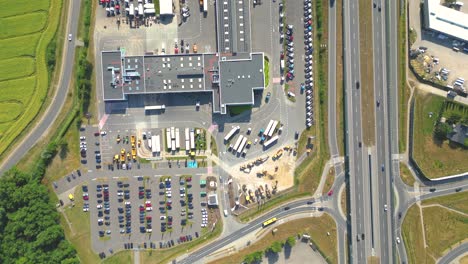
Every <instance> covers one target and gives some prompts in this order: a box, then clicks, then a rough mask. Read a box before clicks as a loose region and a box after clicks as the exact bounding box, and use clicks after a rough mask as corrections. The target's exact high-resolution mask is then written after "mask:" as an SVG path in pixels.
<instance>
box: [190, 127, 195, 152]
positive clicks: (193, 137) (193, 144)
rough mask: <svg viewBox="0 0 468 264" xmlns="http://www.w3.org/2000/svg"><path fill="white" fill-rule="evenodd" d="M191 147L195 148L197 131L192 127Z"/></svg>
mask: <svg viewBox="0 0 468 264" xmlns="http://www.w3.org/2000/svg"><path fill="white" fill-rule="evenodd" d="M190 149H195V131H193V128H191V129H190Z"/></svg>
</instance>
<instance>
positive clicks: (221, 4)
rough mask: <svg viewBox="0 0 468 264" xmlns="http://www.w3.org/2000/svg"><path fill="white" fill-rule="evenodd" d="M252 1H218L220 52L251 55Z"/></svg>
mask: <svg viewBox="0 0 468 264" xmlns="http://www.w3.org/2000/svg"><path fill="white" fill-rule="evenodd" d="M249 3H250V1H249V0H217V10H216V12H217V20H218V23H217V24H218V49H219V50H218V52H219V53H221V54H224V53H226V54H232V55H233V56H235V55H236V54H237V53H250V51H251V43H250V6H249Z"/></svg>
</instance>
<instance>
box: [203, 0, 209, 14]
mask: <svg viewBox="0 0 468 264" xmlns="http://www.w3.org/2000/svg"><path fill="white" fill-rule="evenodd" d="M203 12H205V13H206V12H208V1H207V0H205V1H203Z"/></svg>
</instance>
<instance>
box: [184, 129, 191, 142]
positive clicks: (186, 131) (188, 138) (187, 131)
mask: <svg viewBox="0 0 468 264" xmlns="http://www.w3.org/2000/svg"><path fill="white" fill-rule="evenodd" d="M185 140H190V132H189V128H188V127H186V128H185Z"/></svg>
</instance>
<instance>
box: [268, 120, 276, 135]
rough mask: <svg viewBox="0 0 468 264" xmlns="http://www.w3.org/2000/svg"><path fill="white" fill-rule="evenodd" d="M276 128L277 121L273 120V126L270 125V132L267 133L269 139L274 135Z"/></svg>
mask: <svg viewBox="0 0 468 264" xmlns="http://www.w3.org/2000/svg"><path fill="white" fill-rule="evenodd" d="M277 126H278V121H277V120H275V121H274V122H273V125H272V126H271V128H270V131H269V132H268V136H269V137H271V136H273V133H275V130H276V127H277Z"/></svg>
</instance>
